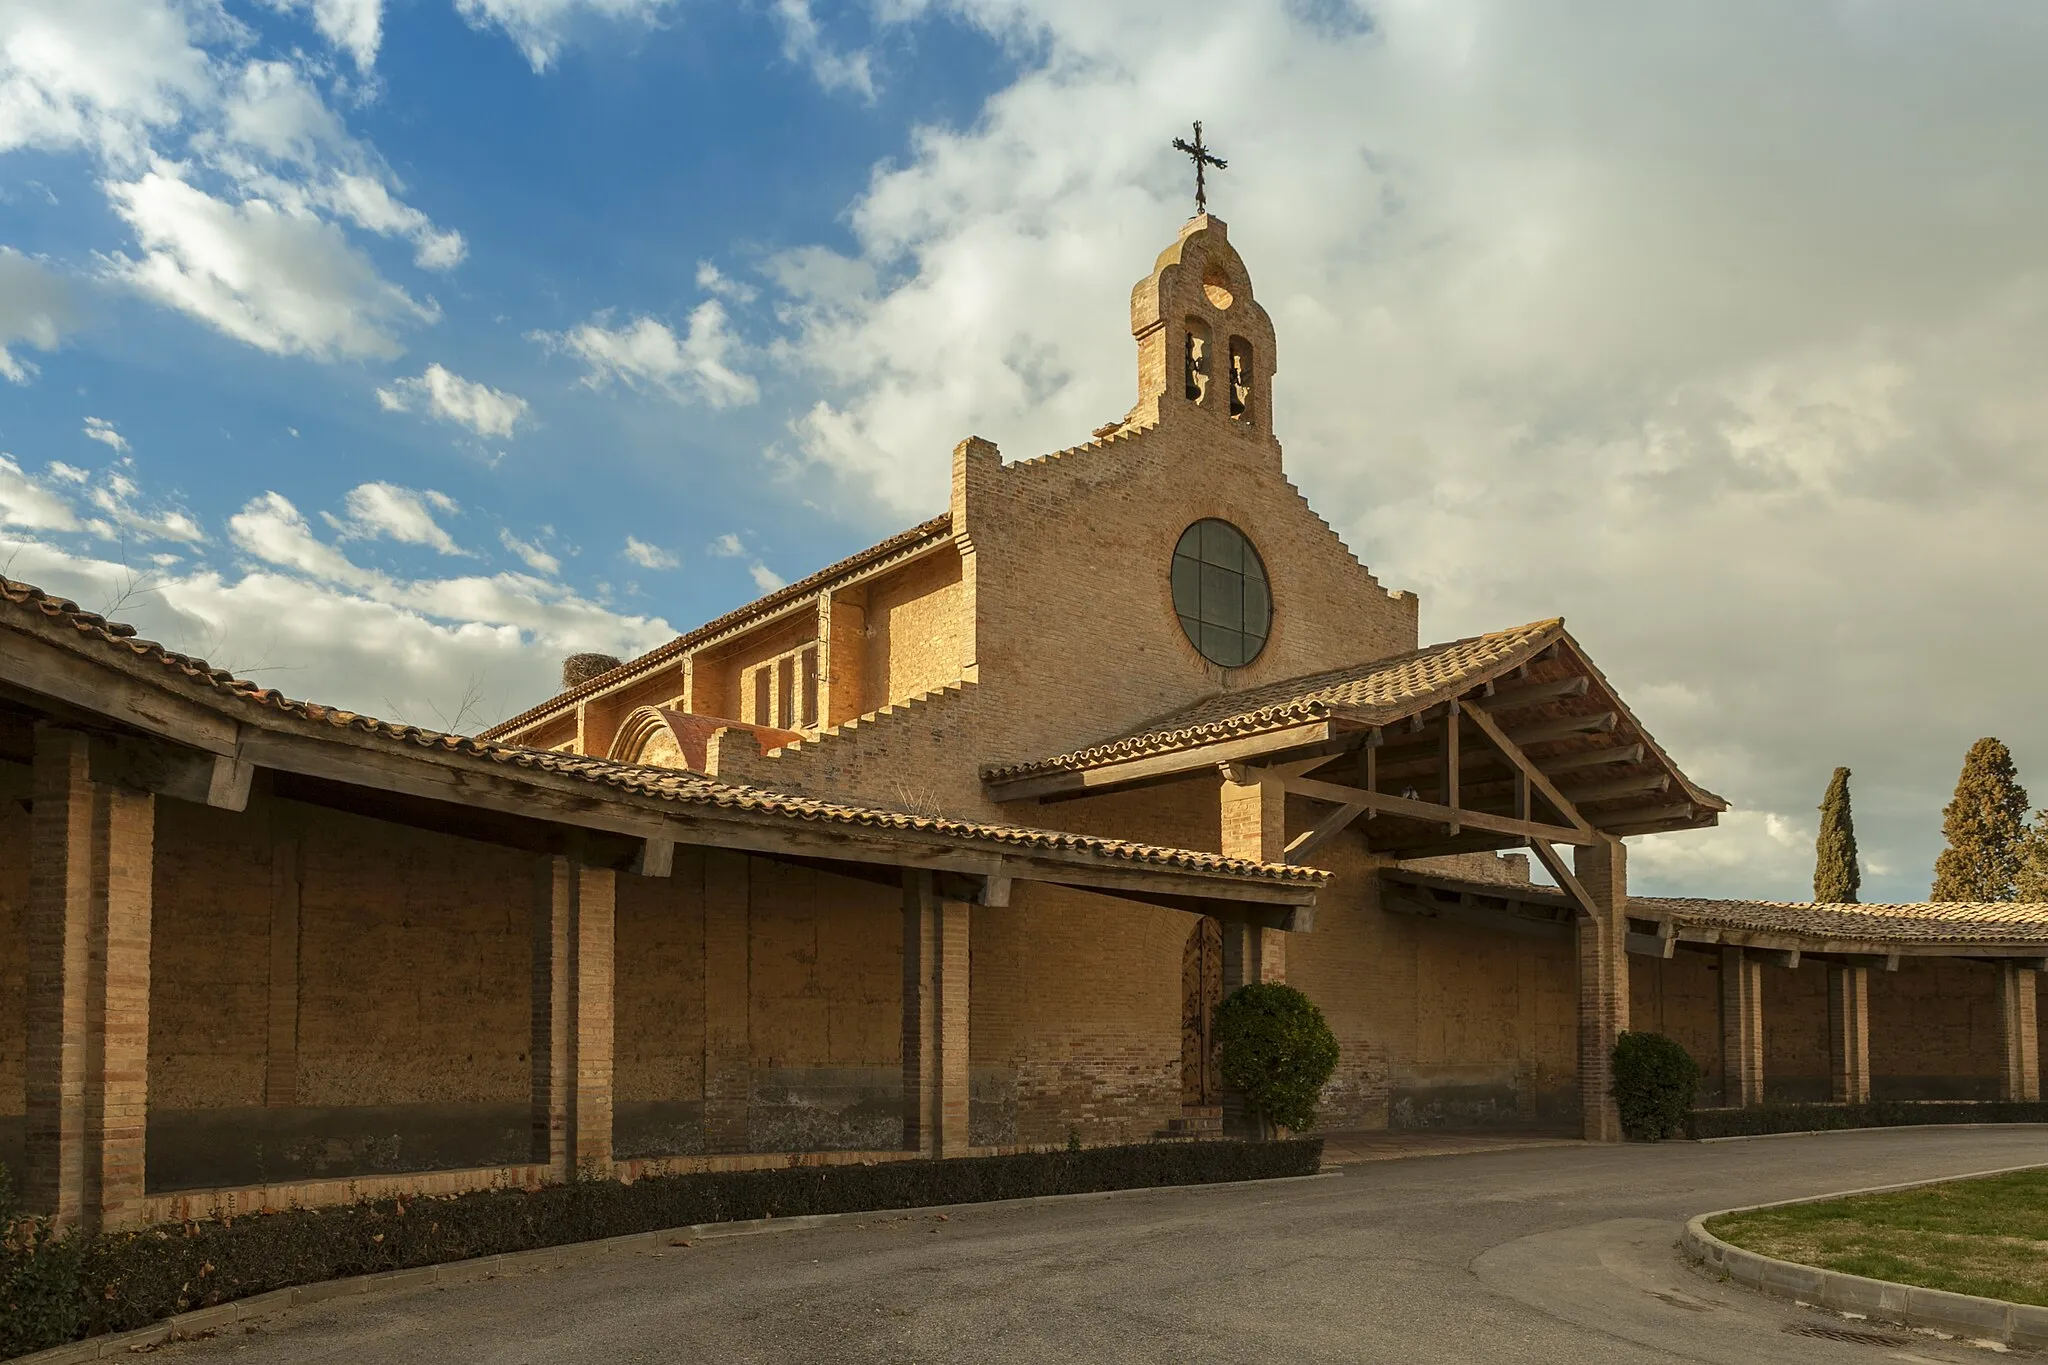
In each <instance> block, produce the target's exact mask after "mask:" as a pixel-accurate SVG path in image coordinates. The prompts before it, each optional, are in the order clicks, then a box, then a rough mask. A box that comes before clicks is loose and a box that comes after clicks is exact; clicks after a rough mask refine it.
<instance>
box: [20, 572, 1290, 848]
mask: <svg viewBox="0 0 2048 1365" xmlns="http://www.w3.org/2000/svg"><path fill="white" fill-rule="evenodd" d="M0 603H6V604H8V605H9V606H12V607H14V608H16V609H18V610H22V611H27V612H32V613H35V614H36V615H39V616H41V617H43V618H45V619H47V620H49V621H52V622H54V623H57V624H59V625H66V626H70V627H72V628H73V629H74V630H76V631H77V632H78V633H79V634H80V635H82V636H86V637H88V638H91V639H93V640H96V641H97V642H98V643H100V644H101V645H102V646H103V647H105V648H107V649H109V650H112V651H118V652H119V653H121V654H123V655H126V656H127V657H129V658H131V659H135V660H140V661H143V662H146V663H149V662H153V663H157V664H159V665H161V666H163V667H164V668H165V669H166V670H168V671H170V672H171V673H172V675H173V678H174V679H183V680H184V681H186V682H187V683H189V684H191V685H193V686H196V687H199V688H202V689H205V690H207V691H210V692H212V693H214V694H215V695H216V696H217V697H218V698H219V699H221V700H222V701H224V702H237V703H241V704H243V705H248V706H255V707H260V708H262V709H264V710H266V711H270V712H273V713H276V714H280V715H282V716H285V717H287V718H289V719H291V720H292V721H295V722H298V723H301V724H309V725H325V726H328V727H330V728H332V729H336V730H351V731H355V732H357V733H360V734H365V735H371V736H375V737H377V738H380V739H383V740H387V741H391V742H395V743H397V744H401V745H410V746H412V747H414V748H418V749H428V750H434V751H437V752H441V753H454V754H462V755H465V756H468V757H472V758H480V759H487V760H489V761H491V762H494V763H499V764H503V765H506V766H510V767H517V768H523V769H531V770H538V771H543V772H554V773H561V774H564V775H567V776H571V777H576V778H579V779H581V780H583V781H585V782H590V783H593V784H596V785H602V786H608V787H612V788H615V789H618V790H621V791H630V792H634V793H636V794H639V795H643V796H651V797H655V798H657V799H660V800H665V801H673V802H678V803H681V802H687V803H690V804H693V805H700V806H711V807H714V808H718V809H726V810H747V811H754V812H759V813H762V814H768V815H780V816H785V817H794V818H797V819H802V820H806V821H830V822H832V823H835V824H842V825H856V826H862V827H866V828H879V829H893V830H899V831H908V832H913V833H924V834H934V835H938V836H940V837H951V838H966V839H978V840H983V841H986V842H991V843H999V844H1007V845H1010V846H1012V847H1020V848H1038V849H1061V850H1071V851H1080V852H1089V853H1097V854H1101V855H1104V856H1108V857H1112V858H1117V859H1120V860H1123V861H1126V862H1131V863H1142V864H1148V865H1152V866H1165V867H1176V868H1182V869H1187V870H1192V871H1208V872H1218V873H1223V874H1226V875H1231V876H1238V877H1250V878H1255V879H1258V880H1264V881H1277V882H1294V883H1312V884H1320V883H1321V882H1323V881H1326V880H1328V874H1327V873H1324V872H1320V871H1318V870H1316V869H1314V868H1307V867H1294V866H1290V865H1285V864H1278V863H1260V862H1254V861H1251V860H1249V859H1243V858H1230V857H1225V856H1223V855H1221V854H1213V853H1203V852H1200V851H1197V850H1193V849H1181V848H1171V847H1167V846H1164V845H1158V844H1143V843H1135V842H1131V841H1127V840H1117V839H1103V838H1098V837H1096V836H1093V835H1082V834H1072V833H1068V832H1065V831H1060V830H1043V829H1034V828H1031V827H1028V826H1017V825H987V824H980V823H977V822H974V821H967V820H955V819H952V818H950V817H942V816H917V815H910V814H907V813H905V812H900V811H889V810H881V809H876V808H870V807H864V806H853V805H847V804H842V803H839V802H832V801H822V800H818V799H816V798H814V797H806V796H798V795H793V794H791V793H787V792H781V791H777V790H775V789H773V788H768V787H756V786H751V785H742V784H736V783H731V782H721V781H719V780H718V779H716V778H710V777H705V776H703V775H701V774H696V773H690V772H688V771H686V770H682V769H676V768H658V767H648V766H645V765H642V764H635V763H621V762H618V761H617V760H614V759H606V758H591V757H588V756H586V755H580V754H558V753H553V752H551V751H548V750H544V749H532V748H527V747H525V746H523V745H516V744H505V743H501V742H499V741H497V740H493V739H489V738H486V737H483V736H474V737H473V736H466V735H454V734H448V733H445V732H442V731H436V730H428V729H425V728H423V727H421V726H417V725H408V724H402V723H397V722H392V721H384V720H379V719H377V718H376V717H374V716H366V715H363V714H361V713H359V712H355V711H348V710H344V709H342V708H339V707H331V706H323V705H321V704H320V703H318V702H310V701H298V700H295V699H293V698H289V697H286V696H285V695H284V694H282V693H280V692H278V691H277V690H276V689H274V688H265V687H260V686H258V685H257V684H255V683H253V682H250V681H248V680H247V679H243V678H237V677H235V676H234V675H233V674H232V673H230V672H228V671H227V670H226V669H218V668H213V667H211V666H210V665H208V664H207V663H206V662H205V661H204V660H203V659H196V658H193V657H192V656H190V655H186V654H180V653H178V652H177V651H175V650H171V649H167V648H165V647H164V646H163V645H161V644H158V643H157V642H155V641H153V640H142V639H138V638H136V631H135V628H134V627H133V626H129V625H125V624H123V623H121V622H116V621H109V620H108V619H107V618H106V617H104V616H102V615H100V614H99V613H97V612H90V611H86V610H84V609H83V608H81V607H80V606H79V605H78V604H77V603H76V602H73V601H71V600H69V599H67V598H62V597H56V596H53V595H51V594H50V593H47V592H45V591H43V590H42V589H41V588H38V587H36V586H34V585H33V584H29V583H22V582H18V581H16V580H13V579H10V578H6V577H4V576H0Z"/></svg>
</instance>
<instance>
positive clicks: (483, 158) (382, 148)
mask: <svg viewBox="0 0 2048 1365" xmlns="http://www.w3.org/2000/svg"><path fill="white" fill-rule="evenodd" d="M2044 61H2048V11H2044V10H2041V9H2039V8H2038V7H2029V6H2020V5H2014V4H2009V3H1990V2H1989V0H1987V2H1986V3H1956V4H1952V5H1944V6H1938V7H1930V6H1926V5H1923V4H1917V3H1908V2H1907V0H1812V2H1811V3H1801V4H1786V3H1783V0H1722V2H1721V3H1714V4H1708V3H1698V4H1693V3H1677V4H1671V5H1659V6H1653V7H1639V6H1615V5H1613V4H1611V3H1605V2H1604V0H1542V3H1535V4H1532V3H1528V0H1383V2H1381V3H1370V4H1368V3H1363V2H1362V0H1243V3H1240V4H1236V5H1233V6H1229V7H1226V8H1217V9H1206V10H1200V11H1191V10H1189V9H1188V8H1187V7H1186V6H1185V5H1184V4H1180V3H1168V2H1167V0H1126V2H1125V3H1119V4H1116V5H1104V4H1102V3H1100V0H751V2H750V3H743V4H713V3H708V0H4V3H0V461H4V462H0V571H4V572H7V573H8V574H9V575H10V576H13V577H17V578H23V579H27V580H29V581H32V582H37V583H40V584H43V585H45V586H47V587H49V588H51V589H53V590H55V591H59V592H62V593H66V594H68V595H72V596H75V597H77V598H78V599H80V600H81V601H83V602H85V603H86V604H87V605H88V606H92V607H95V608H104V607H114V608H117V609H118V614H120V615H122V616H124V617H126V618H129V619H131V620H134V621H136V622H137V624H138V625H140V627H141V628H142V629H143V630H144V631H146V632H148V633H149V634H151V635H154V636H156V637H158V638H162V639H164V640H166V641H167V642H169V643H171V644H173V645H175V646H177V647H181V648H185V649H188V650H193V651H196V652H199V653H203V654H206V655H208V656H209V657H211V658H213V659H215V661H216V662H219V663H221V664H224V665H226V666H230V667H234V668H236V669H238V670H241V671H245V672H249V673H252V674H254V675H255V676H257V677H259V678H261V679H262V680H264V681H266V682H269V683H271V684H272V685H275V686H277V687H279V688H281V689H283V690H285V691H288V692H292V693H296V694H299V695H311V696H314V697H317V698H319V699H322V700H327V701H332V702H336V703H339V704H344V705H350V706H355V707H358V708H360V709H364V710H370V711H375V712H378V713H380V714H384V715H391V716H395V717H399V718H402V719H407V720H413V721H417V722H420V723H423V724H430V725H457V724H459V725H461V726H462V727H465V728H468V727H474V726H478V725H481V724H485V723H488V722H489V721H491V720H494V719H497V718H500V717H502V716H504V715H507V714H510V713H511V712H514V711H517V710H519V709H521V708H522V707H523V706H525V705H526V704H528V703H530V702H532V701H534V700H536V699H537V698H539V697H541V696H543V695H545V694H546V693H547V691H548V690H549V687H550V683H551V680H552V677H553V675H554V670H555V667H556V661H557V660H558V659H559V657H560V656H561V655H562V654H564V653H567V652H570V651H571V650H575V649H583V648H595V649H602V650H608V651H612V652H621V653H625V652H632V651H635V650H638V649H641V648H644V647H647V646H650V645H652V644H654V643H656V642H658V641H659V640H661V639H663V638H665V637H667V636H668V635H670V634H671V633H673V632H674V631H675V630H677V629H682V628H687V627H688V626H689V625H691V624H694V623H695V622H697V621H699V620H702V619H704V618H707V617H709V616H712V615H715V614H717V613H718V612H720V611H722V610H724V609H726V608H728V607H730V606H732V605H734V604H736V603H737V602H739V601H742V600H744V599H746V598H748V597H751V596H753V595H754V594H755V593H756V592H758V591H759V590H761V588H762V587H764V586H768V585H772V584H774V583H775V582H777V581H779V580H781V579H784V578H792V577H796V576H799V575H801V574H803V573H805V572H808V571H809V570H811V569H813V568H815V567H817V566H819V565H821V564H823V563H825V562H828V561H830V560H831V559H834V558H836V557H838V556H839V555H841V554H843V553H845V552H847V551H849V550H852V549H854V548H856V547H858V546H860V545H862V544H866V543H868V542H870V541H872V540H874V539H876V538H877V537H879V536H881V535H885V534H887V533H889V532H891V531H893V530H896V529H898V528H900V527H902V526H905V525H908V524H910V523H912V522H914V521H917V520H921V519H922V518H924V517H926V516H929V515H930V514H932V513H933V512H934V511H936V510H938V509H939V508H940V507H941V506H942V505H943V498H944V488H945V477H946V470H947V464H948V460H947V456H948V452H949V451H950V449H951V447H952V445H953V444H954V443H955V442H956V441H957V440H959V439H960V438H961V437H963V436H965V435H967V434H970V433H974V434H979V435H983V436H986V437H989V438H991V439H994V440H996V441H997V442H998V443H999V444H1000V445H1001V446H1002V447H1003V449H1004V451H1005V452H1006V453H1007V454H1008V455H1010V456H1012V457H1028V456H1030V455H1034V454H1038V453H1041V452H1043V451H1046V450H1051V449H1057V448H1060V447H1063V446H1066V445H1070V444H1073V443H1074V442H1076V441H1078V440H1081V439H1085V437H1086V435H1087V433H1088V432H1089V431H1090V430H1092V429H1093V428H1094V427H1096V426H1098V425H1100V424H1101V423H1102V422H1103V421H1105V420H1109V419H1111V418H1114V417H1116V416H1118V415H1120V414H1121V413H1122V412H1123V411H1125V409H1126V408H1127V407H1128V406H1129V402H1130V398H1131V391H1132V357H1131V341H1130V337H1129V334H1128V317H1127V300H1128V291H1129V288H1130V285H1131V282H1132V281H1133V280H1135V279H1136V278H1137V277H1138V276H1139V275H1140V274H1141V273H1142V272H1143V271H1144V269H1145V267H1146V265H1147V264H1148V263H1149V262H1150V261H1151V259H1152V257H1153V255H1154V254H1155V253H1156V251H1157V250H1158V248H1159V247H1160V246H1161V245H1162V244H1163V243H1164V242H1165V241H1167V240H1168V239H1169V238H1170V237H1171V235H1172V233H1173V232H1174V230H1175V229H1176V227H1177V226H1178V224H1179V223H1180V222H1181V221H1182V219H1183V218H1184V217H1185V215H1186V213H1187V204H1186V193H1187V190H1186V185H1185V183H1184V182H1185V170H1184V163H1182V162H1181V161H1180V160H1179V159H1178V158H1176V157H1174V156H1173V155H1172V153H1171V152H1169V151H1168V150H1167V148H1166V145H1165V144H1166V142H1167V140H1168V139H1170V138H1171V137H1172V136H1173V135H1175V134H1176V133H1179V132H1181V131H1182V130H1184V129H1185V127H1186V124H1187V123H1188V121H1189V120H1190V119H1192V118H1196V117H1200V118H1203V119H1205V120H1206V122H1207V125H1208V129H1209V132H1210V134H1211V137H1212V140H1214V141H1215V143H1216V144H1217V145H1218V147H1219V149H1220V150H1221V152H1222V154H1223V155H1225V156H1226V157H1228V158H1229V159H1230V161H1231V166H1230V169H1229V170H1228V171H1227V172H1224V173H1222V174H1221V175H1219V176H1218V177H1216V180H1215V182H1214V183H1213V186H1212V189H1213V191H1214V198H1213V205H1214V207H1215V208H1216V210H1217V211H1218V212H1219V213H1220V214H1221V215H1222V216H1224V217H1225V218H1227V219H1228V220H1229V221H1230V224H1231V235H1232V239H1233V241H1234V242H1235V243H1236V244H1237V245H1238V246H1239V248H1240V249H1241V250H1242V251H1243V252H1244V254H1245V256H1246V258H1247V260H1248V262H1249V263H1250V267H1251V269H1252V272H1253V274H1254V277H1255V280H1256V281H1257V285H1258V289H1259V296H1260V299H1261V301H1262V302H1264V304H1265V305H1266V307H1267V308H1268V310H1269V311H1270V312H1271V314H1272V315H1273V317H1274V320H1275V324H1276V327H1277V329H1278V335H1279V367H1280V373H1279V376H1278V379H1277V381H1276V419H1277V420H1276V426H1277V429H1278V432H1279V435H1280V436H1281V438H1282V440H1283V443H1284V444H1285V447H1286V452H1287V465H1288V469H1289V472H1290V474H1291V475H1292V476H1293V477H1294V478H1295V479H1296V481H1297V482H1298V483H1299V484H1300V485H1301V487H1302V488H1303V491H1304V492H1305V493H1306V494H1307V495H1308V496H1309V497H1310V499H1311V500H1312V501H1313V502H1314V504H1315V505H1316V507H1317V508H1318V510H1319V511H1321V512H1322V513H1323V514H1324V515H1325V516H1326V517H1327V518H1328V519H1329V520H1330V521H1331V522H1332V524H1333V525H1334V526H1336V527H1337V529H1338V530H1339V531H1340V533H1342V534H1343V535H1344V536H1345V538H1346V540H1347V541H1348V543H1349V544H1350V545H1351V546H1352V547H1353V548H1354V549H1355V550H1356V551H1357V552H1358V553H1359V554H1360V556H1361V558H1363V559H1364V560H1365V561H1366V562H1367V563H1368V564H1369V565H1370V566H1371V567H1372V568H1373V569H1374V570H1375V572H1377V573H1378V574H1379V575H1380V577H1381V579H1382V581H1384V582H1386V583H1387V584H1389V585H1390V586H1395V587H1403V588H1407V589H1410V590H1413V591H1417V592H1418V593H1419V594H1420V595H1421V598H1422V603H1423V633H1424V635H1425V637H1427V638H1430V639H1444V638H1452V637H1455V636H1459V635H1464V634H1469V633H1474V632H1477V631H1482V630H1488V629H1496V628H1500V627H1503V626H1507V625H1513V624H1518V623H1521V622H1524V621H1529V620H1533V619H1538V618H1542V617H1546V616H1551V615H1558V614H1562V615H1564V616H1565V617H1566V618H1567V620H1568V622H1569V624H1570V626H1571V628H1572V629H1573V631H1574V633H1575V634H1576V635H1577V637H1578V638H1579V639H1580V640H1581V641H1582V642H1583V643H1584V644H1585V645H1586V646H1587V648H1588V649H1589V650H1590V651H1591V652H1592V654H1593V656H1594V657H1595V658H1596V659H1597V660H1599V661H1600V663H1601V664H1602V666H1603V667H1604V668H1605V669H1606V670H1607V672H1608V673H1609V674H1610V676H1612V677H1613V678H1614V679H1615V680H1616V682H1617V683H1618V684H1619V685H1620V686H1621V688H1622V690H1623V692H1624V694H1625V695H1627V696H1628V697H1629V698H1630V699H1631V701H1632V703H1633V704H1635V705H1636V706H1637V708H1638V710H1639V711H1640V712H1641V713H1642V715H1643V718H1644V719H1645V721H1646V722H1647V723H1648V724H1649V726H1650V727H1651V729H1652V730H1653V731H1654V732H1655V733H1656V734H1657V735H1658V737H1659V738H1660V739H1661V740H1662V741H1663V742H1664V743H1665V744H1666V745H1667V747H1669V748H1670V749H1671V750H1672V751H1673V752H1674V754H1675V755H1676V756H1677V757H1678V758H1679V760H1680V761H1681V763H1682V764H1684V766H1685V767H1686V768H1687V770H1688V771H1689V772H1691V773H1693V774H1694V775H1695V776H1696V777H1697V778H1698V779H1699V780H1701V781H1702V782H1704V783H1706V784H1707V785H1709V786H1711V787H1713V788H1715V789H1716V790H1718V791H1721V792H1723V793H1724V794H1726V795H1728V796H1729V797H1730V798H1731V799H1732V800H1733V801H1734V802H1735V804H1736V807H1737V810H1736V812H1735V813H1734V814H1733V815H1731V816H1730V817H1729V819H1728V820H1727V822H1726V824H1725V825H1724V827H1723V828H1722V829H1721V830H1719V831H1716V832H1714V833H1712V834H1710V835H1699V836H1688V837H1687V838H1686V839H1664V840H1657V841H1651V842H1650V843H1647V844H1645V845H1644V846H1643V847H1642V848H1641V849H1640V850H1639V851H1638V861H1637V868H1636V883H1637V885H1638V886H1640V887H1642V888H1644V889H1645V890H1659V889H1662V890H1670V891H1685V892H1710V891H1726V892H1729V893H1742V894H1751V895H1755V894H1772V895H1779V896H1786V897H1797V896H1801V895H1804V894H1805V891H1806V887H1805V882H1806V878H1807V877H1808V875H1809V873H1810V868H1811V859H1812V838H1813V825H1814V807H1815V806H1816V805H1817V804H1818V802H1819V799H1820V795H1821V792H1822V790H1823V789H1824V787H1825V785H1826V782H1827V778H1828V774H1829V773H1830V772H1831V771H1832V769H1833V767H1834V766H1835V765H1836V764H1838V763H1840V764H1847V765H1849V766H1851V767H1852V768H1854V769H1855V772H1856V779H1855V792H1856V799H1857V803H1858V812H1859V829H1860V831H1861V833H1862V836H1863V847H1864V851H1865V855H1866V874H1867V879H1866V885H1865V894H1866V898H1878V897H1891V898H1895V899H1914V898H1918V897H1919V896H1922V895H1924V894H1925V892H1926V884H1927V877H1928V872H1927V869H1928V867H1929V865H1930V864H1931V861H1932V858H1933V854H1934V851H1935V849H1936V847H1937V846H1938V842H1939V836H1938V829H1939V820H1940V807H1941V804H1942V802H1943V801H1945V800H1946V797H1947V794H1948V791H1949V789H1950V787H1951V786H1952V785H1953V782H1954V779H1955V772H1956V767H1957V765H1958V763H1959V762H1960V759H1961V756H1962V753H1963V752H1964V750H1965V749H1966V748H1967V747H1968V745H1969V743H1970V741H1971V740H1973V739H1975V738H1976V737H1977V736H1978V735H1981V734H1996V735H1999V736H2000V737H2002V738H2004V739H2005V740H2006V741H2007V742H2008V743H2009V744H2010V745H2011V746H2012V747H2013V749H2014V752H2015V754H2016V755H2017V757H2018V759H2019V763H2020V766H2021V770H2022V775H2023V777H2026V776H2031V777H2032V778H2033V780H2034V782H2035V785H2036V786H2038V787H2042V788H2043V789H2044V791H2048V709H2044V708H2042V707H2041V706H2040V705H2039V704H2038V701H2037V700H2036V698H2037V695H2038V692H2039V690H2040V681H2041V679H2042V677H2043V675H2044V672H2048V630H2043V629H2042V628H2041V608H2040V605H2039V584H2040V583H2041V582H2042V581H2043V580H2044V574H2048V538H2044V537H2042V536H2041V535H2040V533H2039V527H2040V526H2041V525H2042V524H2044V523H2048V459H2044V454H2048V401H2044V400H2043V398H2042V394H2043V392H2044V389H2043V386H2042V384H2041V381H2040V376H2041V374H2042V373H2043V372H2044V371H2048V142H2044V141H2043V140H2042V139H2041V138H2039V137H2038V136H2035V135H2034V134H2035V132H2036V130H2038V129H2039V128H2041V127H2044V126H2048V84H2044V83H2043V82H2042V81H2040V80H2039V77H2038V73H2039V71H2040V70H2041V69H2042V67H2043V64H2044Z"/></svg>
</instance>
